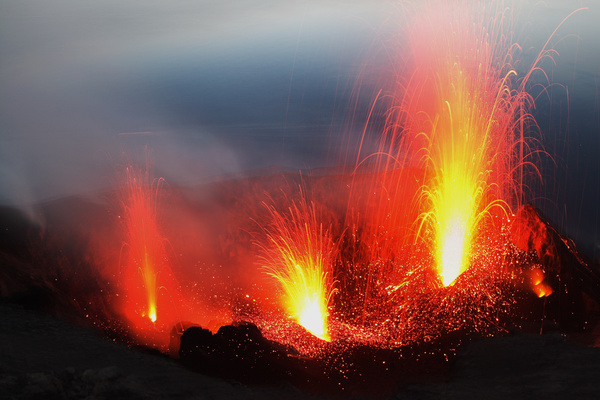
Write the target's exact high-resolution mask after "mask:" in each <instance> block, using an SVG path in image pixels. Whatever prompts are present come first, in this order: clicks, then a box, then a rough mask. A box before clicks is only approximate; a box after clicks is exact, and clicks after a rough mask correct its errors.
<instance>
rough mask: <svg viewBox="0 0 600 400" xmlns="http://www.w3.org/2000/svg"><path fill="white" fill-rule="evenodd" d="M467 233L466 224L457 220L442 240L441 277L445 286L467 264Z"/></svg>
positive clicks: (450, 282)
mask: <svg viewBox="0 0 600 400" xmlns="http://www.w3.org/2000/svg"><path fill="white" fill-rule="evenodd" d="M465 233H466V232H465V228H464V224H463V223H461V221H459V220H455V221H453V222H452V224H451V226H450V227H449V230H448V231H447V232H446V234H445V235H444V239H443V240H442V246H440V248H441V251H442V254H441V255H442V260H441V263H440V265H441V266H442V268H441V271H440V277H441V278H442V283H443V284H444V286H449V285H451V284H452V283H453V282H454V280H455V279H456V278H457V277H458V275H460V273H461V272H462V269H463V265H465V255H466V252H465Z"/></svg>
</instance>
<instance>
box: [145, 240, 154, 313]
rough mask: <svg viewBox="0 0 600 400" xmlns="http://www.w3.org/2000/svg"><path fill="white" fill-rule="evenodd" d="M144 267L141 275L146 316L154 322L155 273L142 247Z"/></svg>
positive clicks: (146, 252)
mask: <svg viewBox="0 0 600 400" xmlns="http://www.w3.org/2000/svg"><path fill="white" fill-rule="evenodd" d="M144 250H145V251H144V267H143V269H142V277H143V281H144V286H145V287H146V296H147V299H148V318H150V320H151V321H152V322H156V273H155V271H154V268H153V264H152V262H151V261H150V256H149V254H148V251H147V249H144Z"/></svg>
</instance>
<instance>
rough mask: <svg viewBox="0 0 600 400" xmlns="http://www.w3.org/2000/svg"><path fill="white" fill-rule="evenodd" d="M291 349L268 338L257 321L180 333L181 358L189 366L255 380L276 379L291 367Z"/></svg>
mask: <svg viewBox="0 0 600 400" xmlns="http://www.w3.org/2000/svg"><path fill="white" fill-rule="evenodd" d="M294 355H296V352H295V351H293V350H292V349H290V348H288V347H286V346H283V345H281V344H279V343H276V342H273V341H270V340H267V339H265V337H264V336H263V335H262V333H261V332H260V330H259V329H258V328H257V327H256V325H254V324H250V323H241V324H239V325H226V326H223V327H221V328H220V329H219V331H218V332H217V333H216V334H214V335H213V334H212V333H211V332H210V331H209V330H208V329H204V328H201V327H190V328H188V329H186V330H185V332H183V335H182V336H181V347H180V349H179V357H180V359H181V361H182V362H183V363H184V364H185V365H186V366H188V367H190V368H192V369H195V370H198V371H201V372H204V373H208V374H211V375H221V376H227V377H231V378H235V379H239V380H251V381H253V382H268V381H276V380H279V379H281V378H283V377H284V376H286V374H287V371H289V369H290V367H291V363H290V361H291V360H289V358H290V356H294Z"/></svg>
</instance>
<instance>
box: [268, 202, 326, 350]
mask: <svg viewBox="0 0 600 400" xmlns="http://www.w3.org/2000/svg"><path fill="white" fill-rule="evenodd" d="M288 210H289V211H290V215H283V214H280V213H278V212H277V211H276V210H275V209H273V208H270V211H271V214H272V216H273V227H272V228H273V230H272V231H271V232H270V233H269V234H268V235H267V236H268V240H269V242H270V246H269V247H268V248H267V256H266V261H267V264H266V266H265V268H266V270H267V273H268V274H269V275H271V276H272V277H273V278H275V280H276V281H277V282H278V284H279V286H280V287H281V289H282V291H283V296H282V304H283V306H284V308H285V310H286V312H287V314H288V315H289V316H290V317H291V318H293V319H294V320H295V321H296V322H297V323H298V324H300V325H301V326H303V327H304V328H305V329H306V330H308V331H309V332H310V333H312V334H313V335H315V336H316V337H318V338H320V339H322V340H325V341H330V340H331V337H330V334H329V329H328V316H329V312H328V305H329V299H330V297H331V294H332V293H333V289H332V286H333V285H332V283H331V280H330V278H329V275H328V268H330V263H331V259H332V255H333V252H334V249H335V247H334V244H333V242H332V240H331V237H330V234H329V233H328V232H327V230H325V229H323V225H322V224H320V223H317V220H316V215H315V209H314V206H312V207H309V206H308V205H307V204H306V202H305V201H302V202H301V203H300V207H298V206H297V205H296V204H294V205H293V207H290V208H289V209H288Z"/></svg>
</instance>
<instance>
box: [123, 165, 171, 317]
mask: <svg viewBox="0 0 600 400" xmlns="http://www.w3.org/2000/svg"><path fill="white" fill-rule="evenodd" d="M126 178H127V184H126V186H125V187H124V193H123V200H122V202H123V218H124V226H125V230H126V232H127V243H126V249H125V250H126V254H127V263H126V268H127V276H128V279H127V280H128V282H129V284H128V287H127V290H128V292H129V293H128V296H129V297H130V301H131V303H132V307H134V309H135V311H134V312H135V313H139V315H141V316H142V317H147V318H148V319H149V320H150V321H152V323H155V322H156V320H157V318H158V316H159V314H158V312H157V308H158V304H157V296H158V290H159V286H158V285H157V280H158V277H159V275H160V274H161V273H165V274H167V273H168V272H167V271H163V270H164V269H165V268H169V265H168V257H167V253H166V249H165V239H164V238H163V237H162V236H161V234H160V232H159V229H158V224H157V221H156V212H157V196H158V190H159V184H160V181H159V182H158V183H156V184H150V183H149V179H148V172H147V171H146V172H141V171H137V170H135V169H134V168H133V167H128V168H127V170H126ZM140 285H141V287H140ZM142 293H143V294H142Z"/></svg>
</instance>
